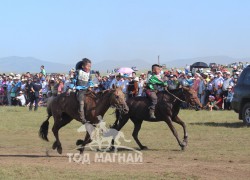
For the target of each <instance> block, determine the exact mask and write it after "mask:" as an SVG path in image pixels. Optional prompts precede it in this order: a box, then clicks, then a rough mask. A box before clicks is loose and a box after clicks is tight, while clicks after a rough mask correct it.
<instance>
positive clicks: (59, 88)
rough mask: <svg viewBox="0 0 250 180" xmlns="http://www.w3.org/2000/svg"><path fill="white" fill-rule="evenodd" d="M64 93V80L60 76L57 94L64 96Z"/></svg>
mask: <svg viewBox="0 0 250 180" xmlns="http://www.w3.org/2000/svg"><path fill="white" fill-rule="evenodd" d="M62 93H63V80H62V77H61V76H59V78H58V88H57V94H62Z"/></svg>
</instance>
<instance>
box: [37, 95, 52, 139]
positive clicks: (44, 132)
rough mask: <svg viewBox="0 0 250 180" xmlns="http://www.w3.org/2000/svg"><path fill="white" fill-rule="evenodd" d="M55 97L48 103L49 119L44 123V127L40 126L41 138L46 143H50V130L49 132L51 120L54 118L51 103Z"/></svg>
mask: <svg viewBox="0 0 250 180" xmlns="http://www.w3.org/2000/svg"><path fill="white" fill-rule="evenodd" d="M52 99H53V97H50V98H49V99H48V101H47V113H48V117H47V119H46V120H45V121H44V122H43V123H42V125H41V126H40V130H39V137H40V138H42V139H43V140H45V141H49V139H48V130H49V118H50V117H51V116H52V112H51V101H52Z"/></svg>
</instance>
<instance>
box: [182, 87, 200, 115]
mask: <svg viewBox="0 0 250 180" xmlns="http://www.w3.org/2000/svg"><path fill="white" fill-rule="evenodd" d="M183 92H184V96H185V98H186V101H187V103H188V104H190V105H191V106H193V107H194V108H195V110H196V111H198V110H200V109H201V108H202V104H201V102H200V100H199V98H198V96H197V92H196V91H195V90H194V89H193V88H190V87H183Z"/></svg>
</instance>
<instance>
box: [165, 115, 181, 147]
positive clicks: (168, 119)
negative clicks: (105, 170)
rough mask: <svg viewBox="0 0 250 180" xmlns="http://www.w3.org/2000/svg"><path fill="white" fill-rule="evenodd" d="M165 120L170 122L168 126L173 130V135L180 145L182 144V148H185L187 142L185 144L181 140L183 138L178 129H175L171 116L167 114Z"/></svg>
mask: <svg viewBox="0 0 250 180" xmlns="http://www.w3.org/2000/svg"><path fill="white" fill-rule="evenodd" d="M165 122H166V123H167V124H168V127H169V128H170V130H171V131H172V133H173V135H174V136H175V138H176V140H177V142H178V143H179V145H180V146H181V149H182V150H184V148H185V144H183V143H182V142H181V140H180V139H179V137H178V133H177V131H176V129H175V127H174V125H173V123H172V119H171V117H170V116H167V117H166V118H165Z"/></svg>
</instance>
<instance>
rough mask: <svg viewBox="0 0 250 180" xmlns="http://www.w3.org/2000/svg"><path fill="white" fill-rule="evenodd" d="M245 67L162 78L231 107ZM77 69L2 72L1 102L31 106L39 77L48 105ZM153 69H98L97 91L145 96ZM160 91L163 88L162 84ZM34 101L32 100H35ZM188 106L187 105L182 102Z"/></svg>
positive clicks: (213, 104) (172, 72) (209, 102)
mask: <svg viewBox="0 0 250 180" xmlns="http://www.w3.org/2000/svg"><path fill="white" fill-rule="evenodd" d="M243 68H244V66H237V65H234V66H233V68H232V70H231V68H230V70H229V68H226V67H225V66H222V65H218V66H216V67H210V68H206V69H202V68H198V69H197V68H193V69H190V66H186V67H185V68H183V70H180V69H173V68H171V69H162V70H161V75H162V79H163V81H165V82H167V84H168V89H169V90H173V89H177V88H180V87H182V86H188V87H191V88H193V89H194V90H195V91H196V92H197V95H198V97H199V99H200V101H201V103H202V105H203V106H204V108H205V109H208V110H214V109H215V110H222V109H225V110H230V109H231V106H230V103H231V101H232V98H233V91H234V90H233V89H234V86H235V85H236V84H237V79H238V78H239V76H240V73H241V72H242V70H243ZM74 73H75V69H74V68H72V69H71V70H70V71H69V73H67V74H47V73H46V71H45V68H44V66H41V71H40V73H37V74H31V73H29V72H27V73H24V74H14V73H9V74H5V73H3V74H0V105H9V106H16V105H19V106H29V105H30V103H31V99H30V97H31V94H32V93H33V92H32V91H31V84H32V82H34V79H35V78H38V80H40V83H41V84H42V89H41V90H40V91H39V102H38V104H39V106H45V105H46V103H45V102H46V101H45V99H46V98H48V97H50V96H57V95H58V94H61V93H64V92H66V93H67V94H68V93H70V91H74V90H73V88H72V83H73V78H74ZM150 75H151V72H150V71H148V72H147V73H136V72H133V73H132V74H121V73H119V74H117V73H114V74H108V75H104V76H101V74H100V73H99V72H98V71H96V72H95V74H94V75H93V77H92V81H93V86H92V87H91V88H92V90H93V91H94V92H99V91H102V90H107V89H110V88H112V87H113V86H117V87H121V88H122V91H123V93H124V94H125V95H126V97H127V98H129V97H135V96H146V94H145V92H144V89H145V86H146V83H147V80H148V78H149V77H150ZM158 90H159V91H161V90H163V89H162V88H161V87H159V89H158ZM32 103H33V102H32ZM183 107H185V105H183Z"/></svg>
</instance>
